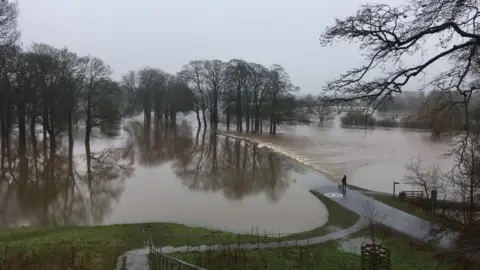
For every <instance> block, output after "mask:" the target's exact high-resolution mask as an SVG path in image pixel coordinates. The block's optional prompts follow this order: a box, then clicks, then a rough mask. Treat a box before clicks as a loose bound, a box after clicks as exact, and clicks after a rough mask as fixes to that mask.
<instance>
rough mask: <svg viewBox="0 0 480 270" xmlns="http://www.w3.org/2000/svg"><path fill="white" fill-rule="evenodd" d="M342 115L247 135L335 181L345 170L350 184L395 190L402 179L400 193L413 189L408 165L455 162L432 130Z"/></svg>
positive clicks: (446, 144)
mask: <svg viewBox="0 0 480 270" xmlns="http://www.w3.org/2000/svg"><path fill="white" fill-rule="evenodd" d="M339 118H340V116H337V117H336V119H335V120H334V121H333V123H329V124H324V125H318V124H311V125H301V126H293V127H292V126H290V127H282V128H280V129H279V131H278V134H277V135H276V136H268V135H262V136H258V135H257V136H248V137H249V138H251V139H253V140H255V141H257V142H258V143H261V144H262V145H264V146H267V147H269V148H271V149H273V150H274V151H276V152H279V153H282V154H284V155H287V156H289V157H291V158H292V159H294V160H296V161H298V162H299V163H303V164H306V165H308V166H310V167H313V168H315V169H317V170H319V171H322V172H325V173H326V174H327V175H328V176H330V178H332V179H334V180H338V181H339V180H340V179H341V178H342V176H343V175H344V174H345V175H347V179H348V180H347V181H348V183H349V184H353V185H356V186H359V187H362V188H366V189H369V190H374V191H380V192H389V193H390V192H392V189H393V181H397V182H400V185H398V186H397V187H396V188H397V191H398V190H401V189H404V190H411V189H412V187H411V186H409V185H406V184H403V183H402V181H403V179H404V176H405V173H406V169H405V165H407V164H409V163H410V162H411V161H412V159H416V158H417V157H420V159H421V161H422V165H423V166H424V167H429V166H433V165H438V166H439V167H440V168H441V169H442V170H443V171H447V170H450V169H451V168H452V166H453V161H452V159H451V158H447V157H446V156H445V153H447V152H448V151H449V149H450V147H451V144H450V141H448V140H446V139H445V140H433V139H432V137H431V135H430V133H428V132H419V131H412V130H402V129H398V128H390V129H388V128H376V129H373V130H371V129H370V130H367V129H365V128H345V127H341V124H340V121H339ZM234 134H235V135H240V136H245V135H244V134H236V133H234Z"/></svg>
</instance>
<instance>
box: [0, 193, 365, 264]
mask: <svg viewBox="0 0 480 270" xmlns="http://www.w3.org/2000/svg"><path fill="white" fill-rule="evenodd" d="M314 195H315V196H316V197H317V198H318V199H319V200H320V201H322V202H323V203H324V204H325V206H326V207H327V209H328V210H329V212H330V213H331V214H330V215H329V219H328V222H327V223H326V224H325V225H324V226H322V227H319V228H316V229H313V230H311V231H307V232H302V233H298V234H292V235H285V236H283V235H282V236H280V237H279V238H277V239H281V240H293V239H308V238H311V237H318V236H323V235H326V234H329V233H332V232H335V231H339V230H342V229H346V228H349V227H351V226H352V225H353V224H355V223H356V222H357V221H358V218H359V216H358V215H356V214H355V213H353V212H351V211H349V210H347V209H345V208H343V207H341V206H340V205H338V204H337V203H335V202H333V201H331V200H329V199H327V198H326V197H324V196H322V195H318V194H314ZM147 235H150V236H151V237H152V238H153V241H154V242H155V243H160V244H161V245H162V246H184V245H201V244H212V241H214V242H215V243H216V244H231V243H239V242H241V243H247V242H254V241H255V242H256V241H270V240H271V239H274V237H277V235H264V234H262V232H257V233H256V234H252V235H239V234H234V233H229V232H225V231H219V230H214V229H207V228H199V227H188V226H185V225H181V224H175V223H161V222H159V223H141V224H122V225H109V226H91V227H56V228H53V227H48V228H47V227H39V228H31V227H22V228H12V229H8V230H2V231H0V261H2V262H3V263H4V265H8V266H9V267H8V269H23V268H25V267H33V268H34V269H36V268H38V267H44V268H48V269H66V268H68V267H71V268H72V269H114V268H115V265H116V264H117V258H118V257H119V256H121V255H122V254H123V253H125V252H126V251H127V250H131V249H137V248H142V247H145V245H146V243H145V241H146V239H147Z"/></svg>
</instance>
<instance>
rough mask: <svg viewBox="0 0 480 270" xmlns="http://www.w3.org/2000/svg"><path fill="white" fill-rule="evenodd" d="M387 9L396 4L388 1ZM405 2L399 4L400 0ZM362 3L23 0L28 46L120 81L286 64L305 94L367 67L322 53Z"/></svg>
mask: <svg viewBox="0 0 480 270" xmlns="http://www.w3.org/2000/svg"><path fill="white" fill-rule="evenodd" d="M381 2H382V3H386V2H387V3H388V2H390V3H391V2H395V0H381ZM396 2H398V1H396ZM364 3H366V1H362V0H328V1H327V0H296V1H294V0H290V1H283V0H241V1H240V0H237V1H231V0H189V1H186V0H185V1H182V0H168V1H166V0H163V1H162V0H135V1H133V0H129V1H124V0H96V1H93V0H22V1H20V20H19V28H20V30H21V32H22V43H23V45H24V46H28V45H30V44H31V43H32V42H44V43H48V44H50V45H53V46H56V47H65V46H66V47H68V48H69V49H70V50H72V51H74V52H77V53H78V54H80V55H92V56H97V57H100V58H102V59H103V60H104V61H105V62H106V63H108V64H109V65H110V66H111V67H112V68H113V70H114V77H115V78H117V79H118V78H119V77H120V76H121V75H122V74H124V73H125V72H127V71H128V70H131V69H139V68H142V67H145V66H151V67H156V68H161V69H163V70H164V71H167V72H171V73H176V72H177V71H179V70H180V68H181V67H182V65H184V64H186V63H187V62H188V61H189V60H194V59H220V60H224V61H228V60H229V59H232V58H241V59H244V60H247V61H251V62H257V63H260V64H263V65H265V66H267V67H268V66H270V65H271V64H274V63H276V64H280V65H282V66H283V67H284V68H285V69H286V70H287V72H288V73H289V74H290V76H291V79H292V81H293V83H294V84H296V85H298V86H300V87H301V89H302V92H303V93H312V94H314V93H319V92H320V90H321V88H322V86H323V85H324V82H325V81H327V80H329V79H332V78H334V77H335V76H338V74H339V73H341V72H343V71H345V70H346V69H347V68H351V67H353V66H355V65H357V64H359V63H360V61H361V59H362V58H361V56H360V52H359V51H358V50H357V49H356V46H354V45H349V44H337V45H335V47H326V48H323V47H321V46H320V44H319V41H318V38H319V35H320V34H321V33H322V31H323V30H324V29H325V27H326V26H328V25H331V24H332V23H333V20H334V18H335V17H339V18H343V17H345V16H348V15H353V14H354V12H355V11H356V10H357V8H358V7H359V6H360V5H361V4H364Z"/></svg>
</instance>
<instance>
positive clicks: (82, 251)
mask: <svg viewBox="0 0 480 270" xmlns="http://www.w3.org/2000/svg"><path fill="white" fill-rule="evenodd" d="M145 228H149V229H150V230H152V231H155V232H156V233H157V234H181V235H186V234H204V235H205V234H221V235H222V236H219V240H220V241H224V242H227V241H230V240H229V237H230V238H232V237H231V235H232V234H228V233H224V232H220V231H216V230H209V229H205V228H192V227H187V226H184V225H179V224H172V223H148V224H125V225H112V226H94V227H58V228H26V227H25V228H15V229H8V230H2V231H0V269H9V270H10V269H114V268H115V264H116V259H117V257H118V256H120V255H121V254H123V253H124V252H125V251H126V250H129V249H133V248H140V247H143V246H145V243H144V241H145V239H146V237H145V234H144V231H143V230H144V229H145ZM222 237H224V238H225V239H222ZM162 241H163V243H164V244H167V245H168V244H170V245H179V244H181V243H179V239H176V238H172V237H171V238H165V239H162ZM195 241H198V242H201V241H202V239H197V240H195Z"/></svg>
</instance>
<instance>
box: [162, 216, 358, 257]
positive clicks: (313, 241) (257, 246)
mask: <svg viewBox="0 0 480 270" xmlns="http://www.w3.org/2000/svg"><path fill="white" fill-rule="evenodd" d="M367 225H368V222H367V221H366V220H365V219H363V218H360V219H359V220H358V221H357V223H355V224H354V225H353V226H351V227H350V228H347V229H343V230H339V231H336V232H333V233H330V234H327V235H324V236H318V237H312V238H308V239H303V240H288V241H282V242H278V241H276V242H270V243H245V244H229V245H199V246H181V247H172V246H167V247H162V248H161V249H160V251H161V252H163V253H173V252H189V251H200V252H203V251H207V250H223V249H228V250H232V249H245V250H251V249H264V248H278V247H295V246H309V245H317V244H320V243H324V242H327V241H331V240H337V239H341V238H344V237H346V236H348V235H350V234H352V233H355V232H358V231H360V230H362V229H363V228H365V227H366V226H367Z"/></svg>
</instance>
